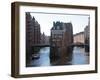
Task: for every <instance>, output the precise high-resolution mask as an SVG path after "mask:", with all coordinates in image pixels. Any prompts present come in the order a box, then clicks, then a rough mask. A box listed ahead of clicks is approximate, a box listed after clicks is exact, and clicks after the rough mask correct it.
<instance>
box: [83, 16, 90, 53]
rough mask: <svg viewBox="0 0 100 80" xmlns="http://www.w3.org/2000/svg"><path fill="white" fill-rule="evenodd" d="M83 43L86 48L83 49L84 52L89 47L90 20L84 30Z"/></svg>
mask: <svg viewBox="0 0 100 80" xmlns="http://www.w3.org/2000/svg"><path fill="white" fill-rule="evenodd" d="M84 41H85V44H86V45H87V47H86V48H85V51H89V45H90V18H88V25H87V26H86V27H85V29H84Z"/></svg>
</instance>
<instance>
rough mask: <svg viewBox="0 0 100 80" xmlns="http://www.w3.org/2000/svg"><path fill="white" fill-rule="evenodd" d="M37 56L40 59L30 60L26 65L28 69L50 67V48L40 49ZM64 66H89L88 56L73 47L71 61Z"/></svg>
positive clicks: (81, 49)
mask: <svg viewBox="0 0 100 80" xmlns="http://www.w3.org/2000/svg"><path fill="white" fill-rule="evenodd" d="M39 54H40V57H39V58H38V59H33V60H31V62H30V64H28V67H35V66H51V64H50V58H49V54H50V47H43V48H41V49H40V51H39ZM66 62H67V61H66ZM66 64H70V65H76V64H89V56H88V55H87V53H86V52H85V51H84V48H80V47H74V49H73V55H72V60H71V61H69V62H67V63H66Z"/></svg>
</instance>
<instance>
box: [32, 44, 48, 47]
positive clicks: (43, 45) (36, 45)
mask: <svg viewBox="0 0 100 80" xmlns="http://www.w3.org/2000/svg"><path fill="white" fill-rule="evenodd" d="M32 47H50V44H34V45H33V46H32Z"/></svg>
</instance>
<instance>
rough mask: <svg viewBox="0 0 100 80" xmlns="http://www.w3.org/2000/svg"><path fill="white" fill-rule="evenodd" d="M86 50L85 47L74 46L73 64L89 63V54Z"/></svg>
mask: <svg viewBox="0 0 100 80" xmlns="http://www.w3.org/2000/svg"><path fill="white" fill-rule="evenodd" d="M87 54H88V53H86V52H85V51H84V48H80V47H74V50H73V55H72V61H71V63H72V65H76V64H89V56H88V55H87Z"/></svg>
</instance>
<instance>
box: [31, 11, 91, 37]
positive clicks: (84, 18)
mask: <svg viewBox="0 0 100 80" xmlns="http://www.w3.org/2000/svg"><path fill="white" fill-rule="evenodd" d="M31 16H32V17H33V16H34V18H35V19H36V20H37V21H38V23H39V24H40V27H41V33H43V32H44V33H45V35H47V36H50V29H51V28H52V27H53V22H54V21H55V22H56V21H60V22H65V23H68V22H71V23H72V25H73V34H76V33H79V32H81V31H84V28H85V27H86V26H87V25H88V18H89V15H75V14H59V13H58V14H54V13H38V12H37V13H34V12H31Z"/></svg>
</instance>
